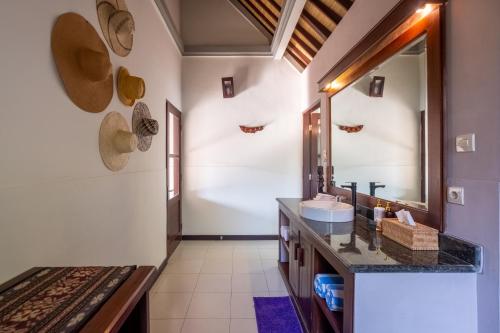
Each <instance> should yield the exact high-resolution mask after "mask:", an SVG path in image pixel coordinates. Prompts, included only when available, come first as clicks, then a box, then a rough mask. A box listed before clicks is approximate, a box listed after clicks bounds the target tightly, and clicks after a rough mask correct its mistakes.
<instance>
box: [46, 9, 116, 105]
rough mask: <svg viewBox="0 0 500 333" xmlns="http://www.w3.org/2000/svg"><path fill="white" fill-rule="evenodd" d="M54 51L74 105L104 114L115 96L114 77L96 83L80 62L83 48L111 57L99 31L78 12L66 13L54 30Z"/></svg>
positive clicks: (62, 78) (58, 69) (52, 46)
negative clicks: (82, 68)
mask: <svg viewBox="0 0 500 333" xmlns="http://www.w3.org/2000/svg"><path fill="white" fill-rule="evenodd" d="M51 48H52V55H53V57H54V62H55V64H56V67H57V71H58V73H59V76H60V78H61V80H62V81H63V84H64V88H65V90H66V93H67V94H68V96H69V98H70V99H71V100H72V101H73V103H75V105H77V106H78V107H79V108H81V109H82V110H85V111H87V112H93V113H97V112H101V111H103V110H104V109H105V108H106V107H107V106H108V105H109V103H110V102H111V98H112V97H113V74H110V75H109V76H108V77H107V78H106V79H105V80H102V81H97V82H93V81H91V80H89V79H88V78H87V77H86V76H85V75H84V73H83V72H82V71H81V69H80V66H79V64H78V61H77V51H78V50H80V49H90V50H93V51H96V52H100V53H102V54H105V55H106V57H108V58H109V53H108V50H107V48H106V45H105V44H104V42H103V41H102V40H101V38H100V37H99V35H98V34H97V31H96V30H95V29H94V28H93V27H92V25H91V24H90V23H89V22H87V20H85V19H84V18H83V17H82V16H80V15H78V14H76V13H66V14H62V15H61V16H59V17H58V18H57V20H56V23H55V24H54V27H53V28H52V35H51Z"/></svg>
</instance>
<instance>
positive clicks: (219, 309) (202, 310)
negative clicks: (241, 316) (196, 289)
mask: <svg viewBox="0 0 500 333" xmlns="http://www.w3.org/2000/svg"><path fill="white" fill-rule="evenodd" d="M230 304H231V294H230V293H227V294H216V293H204V294H194V295H193V299H192V300H191V304H190V305H189V310H188V312H187V316H186V318H219V319H220V318H229V317H230V313H231V312H230V311H231V308H230Z"/></svg>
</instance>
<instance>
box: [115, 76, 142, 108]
mask: <svg viewBox="0 0 500 333" xmlns="http://www.w3.org/2000/svg"><path fill="white" fill-rule="evenodd" d="M116 91H117V92H118V98H120V101H122V103H123V104H125V105H128V106H132V105H134V103H135V100H136V99H139V98H143V97H144V94H145V93H146V84H145V83H144V80H143V79H142V78H140V77H137V76H131V75H130V74H129V72H128V70H127V69H126V68H125V67H120V69H118V75H117V77H116Z"/></svg>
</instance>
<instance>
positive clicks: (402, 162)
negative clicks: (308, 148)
mask: <svg viewBox="0 0 500 333" xmlns="http://www.w3.org/2000/svg"><path fill="white" fill-rule="evenodd" d="M373 76H383V77H385V86H384V96H383V97H370V96H369V91H370V81H371V78H372V77H373ZM420 81H421V80H420V66H419V56H417V55H403V56H395V57H393V58H391V59H390V60H389V61H387V62H386V63H385V64H383V65H382V66H380V68H379V69H377V70H375V71H374V72H372V73H370V74H369V75H365V76H364V77H363V78H362V79H361V80H359V81H358V82H356V83H355V84H353V85H351V86H349V87H347V88H346V89H344V90H342V91H341V92H340V93H338V94H336V95H334V96H333V97H332V102H331V106H332V127H331V128H332V156H333V161H334V164H333V165H334V166H335V181H336V182H337V184H344V183H345V182H349V181H356V182H358V191H359V192H361V193H366V194H369V193H370V186H369V183H370V182H381V183H382V184H384V185H385V186H386V187H385V188H379V189H377V196H378V197H380V198H385V199H389V200H396V199H398V200H409V201H420V112H419V111H420V98H421V94H420V86H421V84H420ZM424 81H425V77H424ZM360 124H361V125H364V127H363V129H362V130H361V131H360V132H358V133H347V132H345V131H342V130H340V129H339V128H338V126H337V125H347V126H353V125H360Z"/></svg>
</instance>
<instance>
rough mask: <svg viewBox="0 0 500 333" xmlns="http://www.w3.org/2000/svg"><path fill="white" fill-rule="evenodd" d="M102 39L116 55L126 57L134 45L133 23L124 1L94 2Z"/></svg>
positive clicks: (107, 0) (104, 0) (106, 0)
mask: <svg viewBox="0 0 500 333" xmlns="http://www.w3.org/2000/svg"><path fill="white" fill-rule="evenodd" d="M96 5H97V17H98V18H99V24H100V26H101V30H102V34H103V35H104V39H106V42H107V43H108V45H109V47H110V48H111V49H112V50H113V52H115V53H116V54H117V55H119V56H122V57H126V56H127V55H128V54H129V53H130V51H131V50H132V45H133V43H134V30H135V23H134V18H133V17H132V14H131V13H130V12H129V11H128V9H127V5H126V4H125V1H124V0H96Z"/></svg>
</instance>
